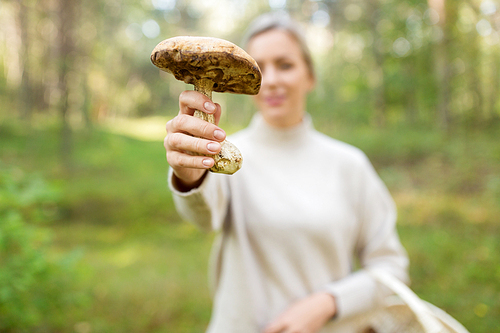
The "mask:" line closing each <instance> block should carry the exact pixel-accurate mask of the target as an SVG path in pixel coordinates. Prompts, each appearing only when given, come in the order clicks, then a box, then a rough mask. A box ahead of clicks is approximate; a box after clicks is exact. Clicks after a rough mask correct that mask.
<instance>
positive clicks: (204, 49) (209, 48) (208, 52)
mask: <svg viewBox="0 0 500 333" xmlns="http://www.w3.org/2000/svg"><path fill="white" fill-rule="evenodd" d="M151 62H152V63H153V64H154V65H155V66H157V67H158V68H160V69H161V70H164V71H165V72H168V73H171V74H173V75H174V76H175V78H176V79H177V80H180V81H184V82H186V83H190V84H195V82H196V81H199V80H201V79H207V78H208V79H210V80H211V81H213V82H214V86H213V89H212V90H213V91H216V92H232V93H237V94H248V95H255V94H257V93H258V92H259V89H260V82H261V79H262V75H261V73H260V69H259V66H258V65H257V62H256V61H255V60H254V59H253V58H252V57H251V56H249V55H248V53H246V52H245V51H243V50H242V49H241V48H240V47H238V46H236V45H234V44H233V43H231V42H228V41H226V40H223V39H219V38H211V37H190V36H181V37H173V38H169V39H166V40H164V41H162V42H160V43H159V44H158V45H157V46H156V47H155V48H154V50H153V52H152V53H151Z"/></svg>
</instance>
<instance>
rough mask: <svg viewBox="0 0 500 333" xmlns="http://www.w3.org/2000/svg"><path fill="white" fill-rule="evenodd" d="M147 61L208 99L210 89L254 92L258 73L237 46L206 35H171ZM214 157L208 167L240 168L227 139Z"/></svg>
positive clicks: (221, 170) (198, 114)
mask: <svg viewBox="0 0 500 333" xmlns="http://www.w3.org/2000/svg"><path fill="white" fill-rule="evenodd" d="M151 62H152V63H153V64H154V65H155V66H157V67H158V68H160V69H161V70H163V71H165V72H168V73H170V74H172V75H174V77H175V78H176V79H177V80H180V81H184V82H186V83H189V84H193V85H194V90H195V91H198V92H200V93H202V94H204V95H205V96H207V97H208V98H210V100H212V91H215V92H231V93H236V94H248V95H255V94H257V93H258V92H259V89H260V82H261V79H262V75H261V72H260V69H259V66H258V65H257V62H256V61H255V60H254V59H253V58H252V57H250V56H249V55H248V54H247V53H246V52H245V51H243V50H242V49H241V48H239V47H238V46H236V45H234V44H233V43H230V42H228V41H226V40H223V39H219V38H210V37H190V36H189V37H188V36H181V37H173V38H169V39H166V40H164V41H162V42H160V43H159V44H158V45H157V46H156V47H155V48H154V50H153V52H152V53H151ZM194 116H195V117H197V118H200V119H203V120H205V121H208V122H210V123H212V124H213V123H215V121H214V116H213V115H212V114H207V113H205V112H202V111H199V110H196V111H195V113H194ZM209 156H211V157H213V158H214V160H215V164H214V166H213V167H212V168H210V171H212V172H216V173H225V174H233V173H235V172H236V171H238V170H239V169H240V168H241V164H242V161H243V158H242V156H241V153H240V151H239V150H238V148H236V146H235V145H233V144H232V143H230V142H229V141H227V140H224V141H223V142H222V143H221V151H220V152H219V153H218V154H216V155H209Z"/></svg>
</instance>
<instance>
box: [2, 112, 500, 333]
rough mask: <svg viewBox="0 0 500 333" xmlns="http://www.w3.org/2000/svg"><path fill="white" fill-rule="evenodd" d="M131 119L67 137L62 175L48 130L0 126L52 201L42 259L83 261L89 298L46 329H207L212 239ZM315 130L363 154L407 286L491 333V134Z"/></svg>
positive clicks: (495, 155)
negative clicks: (380, 183)
mask: <svg viewBox="0 0 500 333" xmlns="http://www.w3.org/2000/svg"><path fill="white" fill-rule="evenodd" d="M144 124H145V123H144V122H141V123H140V126H142V127H141V128H144V126H145V125H144ZM132 125H133V124H126V126H125V125H124V124H123V123H120V124H119V126H113V125H112V124H111V125H109V126H107V127H105V128H97V129H94V130H93V131H78V132H76V133H75V136H74V152H73V165H72V169H71V171H70V172H69V171H67V170H66V169H65V168H63V167H62V166H61V162H60V160H59V158H58V152H59V143H58V142H59V141H58V132H57V131H56V130H55V129H54V128H53V127H50V126H48V127H42V128H25V127H24V126H23V125H22V124H18V123H15V122H9V123H3V124H0V142H1V145H0V159H1V161H2V162H3V163H4V164H7V165H13V166H17V167H20V168H21V169H23V170H24V171H26V172H34V173H40V174H42V175H43V176H44V177H46V178H47V179H49V180H51V181H52V182H54V183H55V184H56V185H57V186H58V187H59V189H60V191H61V193H63V197H62V200H61V202H60V205H59V213H58V214H59V218H58V221H57V222H56V223H53V224H52V225H50V229H51V231H52V232H53V235H54V239H53V245H52V255H53V256H57V255H58V254H62V253H67V252H69V251H75V250H76V251H80V252H81V255H82V257H81V258H82V259H81V260H80V263H79V265H80V266H81V272H82V282H81V285H80V288H81V289H82V290H84V291H85V293H86V294H87V295H88V296H89V301H88V304H87V306H86V307H84V308H80V309H72V308H70V309H66V317H67V320H66V323H65V324H64V325H63V327H58V329H57V330H58V331H61V332H80V333H85V332H124V331H128V332H130V331H131V332H176V333H187V332H202V331H204V328H205V327H206V325H207V323H208V320H209V317H210V308H211V299H210V294H209V290H208V284H207V261H208V257H209V251H210V245H211V241H212V235H206V234H203V233H201V232H199V231H198V230H197V229H195V228H194V227H193V226H191V225H189V224H187V223H184V222H182V221H181V220H180V218H179V216H178V215H177V213H176V212H175V210H174V207H173V203H172V200H171V195H170V193H169V192H168V190H167V187H166V172H167V164H166V161H165V156H164V150H163V147H162V142H161V138H160V137H155V136H151V132H149V131H148V134H149V136H148V137H147V138H142V139H138V136H137V134H138V133H137V131H135V132H134V131H132V132H133V135H132V134H131V133H132V132H131V129H133V128H134V127H133V126H132ZM150 125H151V124H150V123H147V126H150ZM158 126H159V127H163V124H162V123H161V121H160V122H158ZM123 128H125V129H126V135H124V133H125V132H124V131H120V129H123ZM148 128H150V127H148ZM323 130H325V131H329V132H330V134H332V135H333V136H335V137H337V138H339V139H341V140H344V141H346V142H349V143H352V144H355V145H356V146H358V147H360V148H362V149H363V150H364V151H365V152H366V153H367V155H368V156H369V157H370V159H371V160H372V162H373V163H374V165H375V167H376V169H377V171H378V172H379V174H380V175H381V177H382V178H383V179H384V181H385V182H386V184H387V185H388V187H389V189H390V191H391V193H392V194H393V196H394V199H395V201H396V203H397V205H398V208H399V215H400V218H399V226H398V228H399V232H400V237H401V240H402V243H403V244H404V246H405V247H406V249H407V250H408V253H409V256H410V260H411V268H410V275H411V278H412V287H413V289H414V290H415V291H416V292H417V293H418V294H419V295H420V296H421V297H422V298H424V299H426V300H428V301H430V302H432V303H434V304H436V305H437V306H439V307H441V308H443V309H445V310H446V311H448V312H449V313H450V314H452V315H453V316H454V317H455V318H457V319H459V320H460V321H461V322H462V323H463V324H464V325H465V326H466V327H467V328H468V329H469V330H470V331H471V332H478V333H481V332H484V333H486V332H488V333H490V332H500V329H499V328H498V318H500V285H499V284H498V281H499V280H500V264H499V263H500V239H499V238H500V236H499V235H500V222H499V221H498V216H499V213H500V165H499V162H498V161H500V147H499V145H498V143H497V140H498V139H497V137H496V135H495V132H493V131H482V132H480V131H477V132H460V131H457V132H456V133H451V134H449V135H444V134H441V133H439V132H434V131H427V130H418V129H409V128H390V129H386V130H383V131H382V130H374V129H371V128H367V127H361V128H345V129H343V130H336V131H330V130H328V129H323ZM139 134H140V132H139ZM145 139H147V140H145Z"/></svg>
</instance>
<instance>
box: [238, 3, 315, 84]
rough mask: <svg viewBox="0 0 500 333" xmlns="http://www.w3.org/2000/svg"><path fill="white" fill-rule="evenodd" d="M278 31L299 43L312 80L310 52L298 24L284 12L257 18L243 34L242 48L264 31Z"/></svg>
mask: <svg viewBox="0 0 500 333" xmlns="http://www.w3.org/2000/svg"><path fill="white" fill-rule="evenodd" d="M274 29H280V30H284V31H286V32H287V33H289V34H290V35H291V36H292V37H293V38H294V39H295V40H296V41H297V43H299V46H300V49H301V51H302V55H303V57H304V61H305V62H306V65H307V68H308V69H309V73H310V74H311V76H312V77H313V78H314V77H315V71H314V64H313V61H312V57H311V52H310V51H309V47H308V46H307V42H306V38H305V35H304V32H303V31H302V29H300V28H299V24H298V22H296V21H295V20H293V19H292V18H291V17H290V15H288V14H287V13H285V12H269V13H265V14H262V15H260V16H258V17H257V18H256V19H255V20H253V21H252V23H250V25H249V27H248V29H247V30H246V33H245V34H244V37H243V41H242V45H243V47H244V48H246V47H247V46H248V43H249V42H250V40H251V39H252V38H254V37H256V36H257V35H260V34H262V33H264V32H266V31H269V30H274Z"/></svg>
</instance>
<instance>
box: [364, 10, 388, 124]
mask: <svg viewBox="0 0 500 333" xmlns="http://www.w3.org/2000/svg"><path fill="white" fill-rule="evenodd" d="M379 7H380V5H379V2H378V0H370V1H369V2H368V8H369V12H370V13H371V17H370V20H369V25H370V29H371V31H372V32H373V34H374V40H373V46H372V52H373V58H374V60H375V64H376V69H375V71H376V72H377V75H378V76H379V79H378V80H377V84H376V86H375V87H373V91H372V103H373V108H374V116H375V123H376V125H377V126H378V127H384V126H385V124H386V108H387V105H386V100H385V79H384V60H385V59H384V54H383V53H382V52H381V51H380V50H379V46H380V42H381V38H380V35H379V33H378V32H377V23H378V22H379V15H380V9H379Z"/></svg>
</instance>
